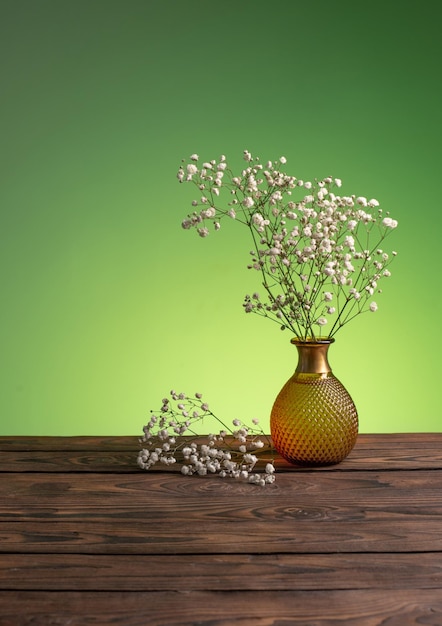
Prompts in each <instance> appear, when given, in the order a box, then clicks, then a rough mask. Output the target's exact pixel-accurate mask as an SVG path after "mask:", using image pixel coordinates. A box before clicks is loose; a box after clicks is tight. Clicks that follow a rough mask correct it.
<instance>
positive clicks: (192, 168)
mask: <svg viewBox="0 0 442 626" xmlns="http://www.w3.org/2000/svg"><path fill="white" fill-rule="evenodd" d="M186 169H187V173H188V174H189V175H190V176H193V175H194V174H196V173H197V171H198V168H197V166H196V165H194V164H193V163H189V164H188V165H187V168H186Z"/></svg>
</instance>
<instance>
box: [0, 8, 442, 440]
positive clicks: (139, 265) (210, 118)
mask: <svg viewBox="0 0 442 626" xmlns="http://www.w3.org/2000/svg"><path fill="white" fill-rule="evenodd" d="M429 6H430V5H428V4H426V3H425V2H424V3H422V2H421V3H414V2H412V3H406V2H405V3H401V5H400V6H399V7H397V8H395V6H394V5H393V4H389V3H387V2H385V1H384V0H383V1H382V2H381V1H380V0H376V1H375V2H369V3H354V2H350V1H339V0H338V1H337V2H334V3H330V2H325V1H323V0H319V1H315V2H298V1H296V0H293V1H287V2H282V3H273V4H272V3H268V2H263V1H261V0H255V1H253V2H249V1H241V0H236V1H232V0H224V2H222V3H207V2H203V1H199V0H198V1H192V0H190V1H189V2H187V3H185V2H182V1H179V2H178V1H175V0H172V1H171V0H162V1H161V2H157V1H153V0H150V1H148V0H146V1H141V0H120V1H116V0H88V1H85V0H75V2H71V1H69V0H54V1H53V0H26V1H25V0H11V1H5V0H3V1H2V2H1V9H2V10H1V13H2V19H1V25H0V30H1V32H0V47H1V54H0V59H1V61H0V63H1V93H0V102H1V119H0V124H1V148H0V154H1V167H0V175H1V186H0V201H1V203H0V207H1V236H2V245H1V251H0V253H1V263H0V271H1V325H0V335H1V339H0V341H1V344H0V348H1V357H2V362H1V368H2V372H1V389H0V399H1V400H0V401H1V411H0V434H2V435H18V434H23V435H25V434H26V435H33V434H39V435H46V434H48V435H75V434H82V435H92V434H94V435H95V434H103V435H105V434H108V435H118V434H121V435H132V434H133V435H138V434H140V433H141V428H142V425H143V424H144V423H146V421H147V416H148V414H149V410H150V409H156V408H158V406H159V404H160V401H161V398H162V397H163V396H164V395H165V393H167V392H168V391H169V390H170V389H171V388H172V387H174V388H176V389H177V390H184V391H186V392H187V393H193V392H194V391H202V392H203V394H204V397H205V399H206V400H207V401H208V402H209V403H210V404H211V407H212V408H213V409H214V410H215V411H216V412H218V413H219V414H220V415H221V416H222V417H223V418H224V419H225V420H230V419H233V418H234V417H239V418H245V419H249V418H252V417H255V416H257V417H260V418H261V419H262V422H263V424H264V425H265V427H267V425H268V417H267V416H268V414H269V410H270V407H271V404H272V401H273V399H274V397H275V395H276V393H277V392H278V391H279V389H280V387H281V386H282V384H283V383H284V382H285V380H286V379H287V378H288V377H289V375H291V373H292V371H293V369H294V365H295V360H296V357H295V354H294V348H293V347H291V346H290V345H289V343H288V342H289V336H288V335H287V334H282V333H281V332H280V331H279V330H278V328H277V327H276V325H275V326H274V325H273V324H271V323H270V322H265V321H264V320H262V319H260V318H258V317H253V316H246V315H244V313H243V311H242V307H241V304H242V300H243V296H244V294H245V293H246V292H250V291H252V290H254V289H256V288H257V286H256V284H255V283H254V280H255V279H256V276H255V275H252V274H249V273H248V272H247V270H246V269H245V263H246V262H247V260H248V257H247V252H248V250H249V242H248V239H247V236H246V235H247V233H246V232H245V231H244V232H242V231H241V229H236V228H230V229H229V230H230V232H227V228H226V229H224V228H223V230H222V231H221V232H220V233H217V235H216V236H215V235H211V236H210V238H209V239H208V240H202V239H199V238H198V237H196V236H195V234H194V233H192V232H190V233H189V232H185V231H183V230H181V228H180V222H181V219H182V217H184V216H185V214H186V213H187V212H188V209H189V201H190V199H191V197H192V192H191V189H190V188H189V189H187V188H184V187H183V186H180V185H179V184H178V183H177V181H176V178H175V175H176V171H177V168H178V166H179V164H180V160H181V158H183V157H184V158H187V157H188V155H190V154H191V153H192V152H197V153H199V154H200V155H201V157H202V158H203V159H204V160H206V159H210V158H214V157H218V156H219V154H221V153H225V154H226V155H227V157H228V158H229V160H231V161H232V162H233V163H235V162H236V163H237V165H238V166H240V167H242V161H241V154H242V151H243V150H244V149H245V148H247V149H249V150H251V151H252V152H253V153H254V154H257V155H260V156H261V158H263V159H273V158H277V157H279V156H281V155H284V156H286V158H287V159H288V164H287V171H288V172H289V173H291V174H294V175H296V176H298V177H299V178H305V179H308V178H313V177H315V176H318V177H322V176H326V175H329V174H331V175H334V176H337V177H340V178H342V179H343V182H344V185H343V191H345V192H346V193H353V192H355V193H357V194H358V195H366V196H370V197H373V196H374V197H376V198H377V199H378V200H379V201H380V202H381V205H382V206H383V207H384V209H390V210H391V214H392V216H393V217H395V218H396V219H398V220H399V229H398V230H397V231H396V232H395V233H394V237H393V236H392V237H391V239H390V240H389V245H388V249H391V248H393V249H397V250H398V251H399V256H398V258H397V260H396V262H395V264H394V265H393V266H392V271H393V276H392V278H391V279H390V281H389V282H385V283H384V285H383V287H384V293H383V295H382V296H380V297H379V298H377V300H378V304H379V311H378V312H377V313H376V314H375V315H370V316H369V315H366V316H361V317H359V318H357V319H356V320H354V321H353V322H352V324H350V325H349V326H347V327H346V328H345V329H343V331H341V333H340V334H338V336H337V342H336V344H335V345H334V346H333V347H332V349H331V353H330V360H331V364H332V367H333V369H334V372H335V374H336V375H337V376H338V377H339V378H340V379H341V380H342V381H343V382H344V384H345V385H346V387H347V388H348V389H349V391H350V393H351V394H352V396H353V398H354V400H355V402H356V404H357V406H358V409H359V414H360V423H361V431H362V432H389V431H415V430H417V431H439V430H441V426H442V419H441V418H442V415H441V408H440V389H439V387H440V382H439V361H438V354H437V353H438V350H439V347H440V338H439V337H440V335H439V324H438V322H439V319H440V315H441V296H440V278H439V273H438V271H439V269H440V228H441V222H442V218H441V209H440V206H439V205H440V201H439V199H438V197H437V194H438V190H439V180H440V176H441V157H440V149H441V148H440V146H441V119H440V118H441V110H442V101H441V100H442V98H441V81H440V68H441V61H442V53H441V52H442V48H441V43H440V41H441V40H440V32H439V24H440V18H441V5H436V7H434V6H433V7H432V8H431V11H430V9H429ZM435 12H437V14H436V13H435ZM233 226H235V224H233ZM202 430H203V431H209V430H211V428H210V425H209V424H206V425H203V427H202Z"/></svg>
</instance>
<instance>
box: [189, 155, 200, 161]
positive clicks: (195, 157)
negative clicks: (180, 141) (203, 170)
mask: <svg viewBox="0 0 442 626" xmlns="http://www.w3.org/2000/svg"><path fill="white" fill-rule="evenodd" d="M198 159H199V157H198V155H197V154H192V155H191V157H190V160H191V161H198Z"/></svg>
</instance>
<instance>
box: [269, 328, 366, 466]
mask: <svg viewBox="0 0 442 626" xmlns="http://www.w3.org/2000/svg"><path fill="white" fill-rule="evenodd" d="M333 341H334V339H316V340H305V341H304V340H300V339H292V340H291V343H293V344H294V345H295V346H296V347H297V349H298V366H297V368H296V371H295V373H294V374H293V376H292V377H291V378H290V379H289V380H288V381H287V382H286V384H285V385H284V387H283V388H282V389H281V391H280V392H279V394H278V396H277V398H276V400H275V403H274V405H273V408H272V413H271V417H270V431H271V436H272V440H273V444H274V446H275V448H276V450H277V451H278V452H279V453H280V454H281V455H282V456H283V457H284V458H285V459H286V460H287V461H290V463H294V464H297V465H332V464H335V463H340V462H341V461H342V460H343V459H345V457H346V456H347V455H348V454H349V453H350V452H351V450H352V448H353V446H354V444H355V443H356V438H357V435H358V414H357V411H356V407H355V405H354V403H353V400H352V399H351V397H350V395H349V394H348V392H347V390H346V389H345V387H344V386H343V385H342V383H341V382H340V381H339V380H338V379H337V378H336V377H335V376H334V375H333V373H332V370H331V368H330V365H329V363H328V358H327V353H328V348H329V346H330V344H331V343H333Z"/></svg>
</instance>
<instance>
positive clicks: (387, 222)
mask: <svg viewBox="0 0 442 626" xmlns="http://www.w3.org/2000/svg"><path fill="white" fill-rule="evenodd" d="M382 224H383V225H384V226H386V227H387V228H396V227H397V225H398V223H397V220H393V219H391V217H385V218H384V219H383V220H382Z"/></svg>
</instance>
